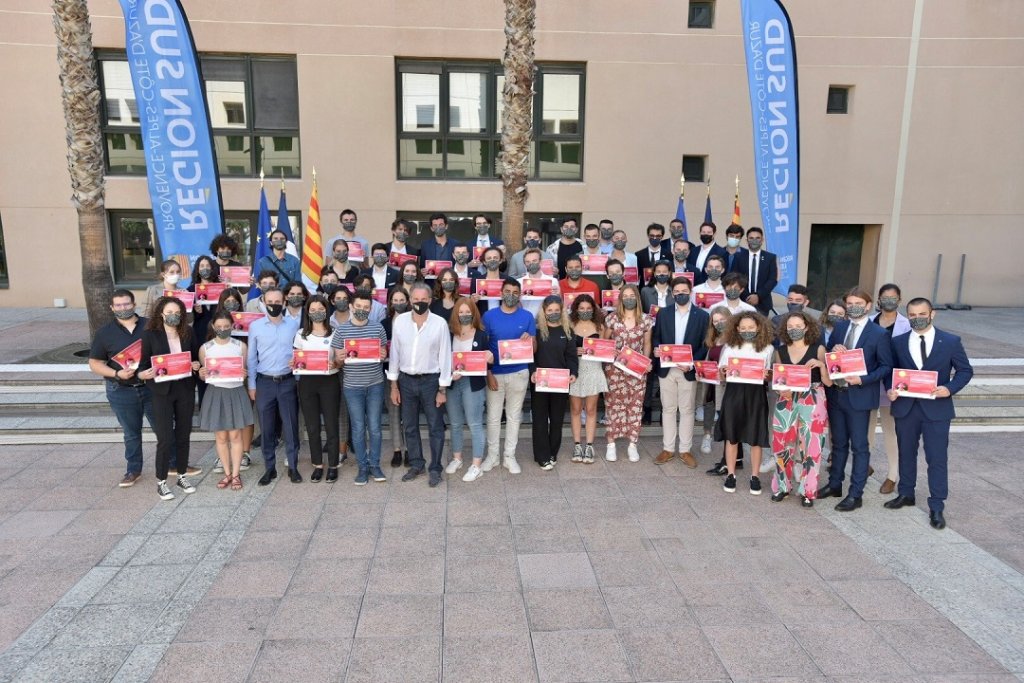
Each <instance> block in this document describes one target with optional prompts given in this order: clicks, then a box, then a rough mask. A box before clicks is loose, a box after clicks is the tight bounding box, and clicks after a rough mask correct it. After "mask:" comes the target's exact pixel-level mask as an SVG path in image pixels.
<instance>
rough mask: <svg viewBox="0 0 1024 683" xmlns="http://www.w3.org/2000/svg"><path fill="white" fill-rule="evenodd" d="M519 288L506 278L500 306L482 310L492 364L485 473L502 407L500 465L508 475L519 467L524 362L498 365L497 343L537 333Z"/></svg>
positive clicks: (494, 459) (493, 460) (494, 451)
mask: <svg viewBox="0 0 1024 683" xmlns="http://www.w3.org/2000/svg"><path fill="white" fill-rule="evenodd" d="M521 294H522V288H521V287H520V285H519V282H518V281H516V280H514V279H513V278H506V279H505V284H504V285H503V286H502V288H501V306H499V307H498V308H492V309H490V310H489V311H487V312H486V313H484V318H483V320H484V329H485V330H486V332H487V336H488V338H489V339H490V343H491V355H492V356H494V361H495V364H494V365H492V366H491V368H490V372H489V373H488V375H487V389H488V391H487V457H486V458H485V459H484V461H483V463H482V464H481V465H480V469H482V470H483V471H484V472H489V471H490V470H491V469H492V468H494V466H495V465H497V464H498V452H499V449H500V438H501V411H502V409H504V410H505V418H506V423H505V459H504V463H503V465H504V467H505V469H507V470H508V471H509V473H510V474H519V473H520V472H522V469H521V468H520V467H519V463H518V462H516V446H517V445H518V443H519V425H520V424H521V423H522V419H523V400H524V399H525V398H526V390H527V388H529V385H530V370H529V368H530V366H529V364H528V363H518V364H514V365H510V364H504V365H502V364H500V363H499V359H500V355H499V353H498V343H499V342H501V341H505V340H509V339H523V340H532V339H533V338H534V336H536V334H537V322H536V320H534V317H533V316H532V315H530V314H529V312H527V311H525V310H523V308H522V306H520V305H519V299H520V296H521Z"/></svg>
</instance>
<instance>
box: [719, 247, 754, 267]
mask: <svg viewBox="0 0 1024 683" xmlns="http://www.w3.org/2000/svg"><path fill="white" fill-rule="evenodd" d="M749 260H750V252H749V251H747V249H746V248H745V247H737V248H736V253H735V254H733V255H732V264H730V263H729V250H728V249H726V250H725V272H727V273H739V272H741V271H740V264H741V263H747V262H748V261H749Z"/></svg>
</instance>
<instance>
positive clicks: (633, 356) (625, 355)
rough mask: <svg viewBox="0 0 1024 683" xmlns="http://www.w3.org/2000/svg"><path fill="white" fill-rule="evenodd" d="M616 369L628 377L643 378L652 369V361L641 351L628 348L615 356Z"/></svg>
mask: <svg viewBox="0 0 1024 683" xmlns="http://www.w3.org/2000/svg"><path fill="white" fill-rule="evenodd" d="M615 367H617V368H618V369H619V370H622V371H623V372H625V373H626V374H627V375H633V376H634V377H639V378H642V377H643V376H644V375H646V374H647V372H648V371H649V370H650V369H651V359H650V358H648V357H647V356H645V355H644V354H642V353H640V352H639V351H634V350H633V349H631V348H629V347H626V348H624V349H622V351H619V355H617V356H615Z"/></svg>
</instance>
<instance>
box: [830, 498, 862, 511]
mask: <svg viewBox="0 0 1024 683" xmlns="http://www.w3.org/2000/svg"><path fill="white" fill-rule="evenodd" d="M863 504H864V501H863V500H861V499H860V498H854V497H853V496H847V497H846V498H843V499H842V500H841V501H839V502H838V503H836V510H838V511H839V512H853V511H854V510H856V509H857V508H859V507H860V506H861V505H863Z"/></svg>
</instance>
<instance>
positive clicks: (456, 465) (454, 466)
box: [444, 458, 462, 474]
mask: <svg viewBox="0 0 1024 683" xmlns="http://www.w3.org/2000/svg"><path fill="white" fill-rule="evenodd" d="M461 469H462V461H461V460H457V459H455V458H452V461H451V462H450V463H448V467H445V468H444V471H445V472H446V473H447V474H455V473H456V472H458V471H459V470H461Z"/></svg>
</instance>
